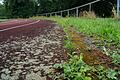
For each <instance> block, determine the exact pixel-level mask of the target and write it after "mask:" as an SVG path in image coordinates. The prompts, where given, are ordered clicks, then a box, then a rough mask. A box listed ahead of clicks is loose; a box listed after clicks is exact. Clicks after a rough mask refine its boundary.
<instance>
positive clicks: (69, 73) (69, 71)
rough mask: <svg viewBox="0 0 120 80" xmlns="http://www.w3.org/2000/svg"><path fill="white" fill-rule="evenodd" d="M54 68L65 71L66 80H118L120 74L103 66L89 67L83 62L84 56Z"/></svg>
mask: <svg viewBox="0 0 120 80" xmlns="http://www.w3.org/2000/svg"><path fill="white" fill-rule="evenodd" d="M54 67H55V68H63V69H64V73H63V75H64V79H65V80H96V79H97V80H116V79H117V76H118V75H119V74H120V71H115V70H112V69H106V68H104V67H103V66H89V65H87V64H86V63H85V62H84V61H83V60H82V55H80V56H73V57H72V58H71V59H70V60H69V62H67V63H65V64H63V65H62V64H56V65H55V66H54Z"/></svg>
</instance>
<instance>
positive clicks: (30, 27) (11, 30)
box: [0, 20, 53, 42]
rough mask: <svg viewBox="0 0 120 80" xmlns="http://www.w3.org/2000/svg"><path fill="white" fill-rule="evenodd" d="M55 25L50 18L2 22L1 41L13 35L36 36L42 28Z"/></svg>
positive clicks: (0, 27)
mask: <svg viewBox="0 0 120 80" xmlns="http://www.w3.org/2000/svg"><path fill="white" fill-rule="evenodd" d="M51 25H53V24H52V22H51V21H48V20H39V21H38V20H11V21H8V22H2V23H0V42H3V41H6V40H8V39H10V38H11V37H12V38H13V39H15V37H23V36H24V37H25V36H26V37H34V36H37V35H38V32H39V29H40V28H45V27H49V26H51Z"/></svg>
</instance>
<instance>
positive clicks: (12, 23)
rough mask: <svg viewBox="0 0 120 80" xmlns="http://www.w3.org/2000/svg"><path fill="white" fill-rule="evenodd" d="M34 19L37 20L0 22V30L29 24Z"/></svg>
mask: <svg viewBox="0 0 120 80" xmlns="http://www.w3.org/2000/svg"><path fill="white" fill-rule="evenodd" d="M34 21H35V20H11V21H7V22H2V23H0V30H2V29H6V28H11V27H15V26H19V25H24V24H29V23H32V22H34Z"/></svg>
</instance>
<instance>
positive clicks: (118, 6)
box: [117, 0, 120, 17]
mask: <svg viewBox="0 0 120 80" xmlns="http://www.w3.org/2000/svg"><path fill="white" fill-rule="evenodd" d="M119 13H120V0H117V17H119Z"/></svg>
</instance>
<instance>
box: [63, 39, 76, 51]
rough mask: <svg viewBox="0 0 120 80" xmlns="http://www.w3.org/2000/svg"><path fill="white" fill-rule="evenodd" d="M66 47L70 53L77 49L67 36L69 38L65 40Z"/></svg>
mask: <svg viewBox="0 0 120 80" xmlns="http://www.w3.org/2000/svg"><path fill="white" fill-rule="evenodd" d="M65 48H66V49H67V50H68V51H69V53H72V52H74V51H75V45H74V44H73V43H72V41H71V39H70V38H67V40H65Z"/></svg>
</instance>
